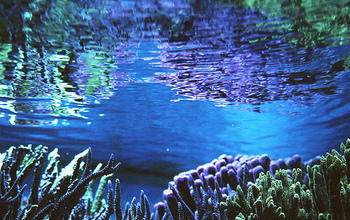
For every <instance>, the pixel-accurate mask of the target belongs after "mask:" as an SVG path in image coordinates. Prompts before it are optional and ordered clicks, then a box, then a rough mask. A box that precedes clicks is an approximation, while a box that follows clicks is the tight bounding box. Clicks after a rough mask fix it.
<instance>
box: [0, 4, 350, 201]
mask: <svg viewBox="0 0 350 220" xmlns="http://www.w3.org/2000/svg"><path fill="white" fill-rule="evenodd" d="M108 2H109V3H110V4H111V5H113V4H117V3H115V2H113V1H108ZM125 2H132V1H125ZM144 2H147V1H144ZM130 4H131V3H130ZM122 6H123V7H125V8H126V9H129V8H132V6H130V5H128V4H124V5H122ZM166 6H167V7H168V8H167V10H171V11H175V14H176V13H178V12H177V11H178V10H180V9H181V10H185V11H186V10H187V9H188V8H190V6H188V5H186V4H184V5H180V6H177V7H179V8H180V9H179V8H177V7H175V6H174V5H172V4H170V5H166ZM140 7H141V6H140ZM142 7H146V6H144V5H143V6H142ZM142 7H141V8H142ZM148 7H149V8H152V7H154V6H148ZM227 7H228V6H227ZM111 8H112V6H111ZM228 8H229V7H228ZM122 9H123V8H122ZM122 9H120V8H119V9H118V10H122ZM126 9H125V10H126ZM116 10H117V9H116ZM164 10H166V9H164ZM215 10H217V14H216V15H212V16H213V18H212V20H209V21H206V20H205V19H204V20H203V21H202V22H203V23H205V21H206V22H207V23H205V25H207V26H205V25H202V24H201V23H200V20H197V23H196V22H194V27H195V28H197V29H195V31H194V32H195V34H193V35H190V36H189V37H188V38H189V39H182V40H181V41H179V42H169V39H171V37H169V36H158V35H157V34H155V33H154V32H155V31H154V30H153V31H152V30H150V29H151V28H148V31H145V30H143V32H142V31H141V32H142V33H143V34H138V32H137V31H134V32H133V31H131V34H130V39H129V40H125V39H123V40H120V41H111V40H110V39H107V40H106V41H104V40H101V41H100V44H98V43H96V42H95V41H93V37H92V40H91V41H88V40H87V41H86V42H87V43H86V44H85V45H84V42H85V41H83V40H82V36H80V44H79V43H77V42H75V41H74V40H76V39H75V37H77V36H78V35H71V36H69V37H68V41H67V42H61V43H57V42H59V39H56V38H55V37H56V36H53V35H50V32H49V33H48V34H47V35H48V36H46V35H45V34H43V36H44V37H47V39H51V40H52V41H51V46H48V45H42V47H41V46H37V45H30V43H28V48H27V51H25V50H23V48H21V47H20V46H18V45H16V44H11V43H4V44H2V47H1V55H2V62H1V83H2V84H1V88H0V89H1V97H0V129H1V136H0V142H1V144H0V147H1V151H2V152H4V151H5V150H6V149H7V148H8V147H9V146H18V145H20V144H25V145H26V144H33V145H34V146H35V145H38V144H43V145H46V146H48V147H49V148H50V149H53V148H56V147H57V148H59V153H60V154H61V155H62V156H64V157H63V158H64V159H63V160H66V161H68V160H70V159H71V158H72V157H73V156H74V155H75V154H77V153H80V152H81V151H83V150H85V149H86V148H87V147H90V148H91V149H92V152H93V159H94V160H95V161H96V162H99V161H106V160H107V159H108V158H109V156H110V154H111V153H113V154H114V155H115V158H116V160H117V161H120V162H121V163H122V166H121V169H120V178H121V182H122V184H124V185H122V187H123V188H122V190H123V191H124V193H125V198H124V199H125V200H129V201H130V199H131V197H132V196H138V195H139V191H140V190H141V189H144V190H145V192H146V194H147V195H148V197H149V198H150V200H151V202H156V201H158V200H161V198H162V189H165V188H166V187H167V182H168V181H170V180H172V176H174V175H175V174H177V173H179V172H181V171H185V170H188V169H192V168H195V167H197V166H199V165H201V164H203V163H206V162H209V161H211V160H212V159H214V158H217V157H218V156H220V155H221V154H224V153H225V154H230V155H237V154H248V155H257V154H268V155H269V156H271V157H275V158H285V157H289V156H292V155H294V154H299V155H300V156H301V157H302V158H303V159H304V160H307V159H310V158H312V157H315V156H317V155H323V154H325V153H326V152H328V151H330V150H331V149H333V148H335V149H338V146H339V144H340V142H342V141H345V140H346V138H348V137H349V121H350V113H349V112H350V98H349V97H350V77H349V70H347V65H348V61H347V60H348V58H349V52H350V48H349V45H348V44H347V41H345V40H343V41H342V43H339V41H337V40H336V39H335V38H336V37H334V36H332V37H329V39H328V40H329V41H330V39H331V40H332V42H333V41H334V42H336V43H331V44H329V45H326V46H324V45H323V46H320V45H318V46H317V45H311V46H305V45H304V47H299V46H296V45H295V44H293V43H292V42H293V41H291V40H290V39H289V38H293V39H294V38H295V39H298V37H296V36H294V35H295V34H296V33H295V31H290V32H287V33H285V32H283V33H282V32H280V31H281V30H280V29H278V28H271V27H270V26H266V27H264V28H263V29H264V30H265V29H267V31H265V32H264V31H263V32H261V29H254V28H252V26H253V24H259V25H261V23H263V22H265V23H266V24H268V23H269V22H270V23H271V22H272V21H271V18H268V17H267V18H266V17H264V16H262V15H261V14H259V13H256V12H255V11H252V12H249V10H248V11H244V10H237V11H235V13H233V12H229V11H226V7H223V9H222V8H221V6H220V7H218V8H216V9H215ZM135 11H136V10H135ZM135 11H134V13H136V12H135ZM219 12H220V13H219ZM139 13H140V12H139ZM230 13H231V14H230ZM136 14H137V13H136ZM112 15H113V16H116V15H115V14H114V13H112V14H110V16H112ZM137 15H138V16H140V17H142V16H144V15H143V14H142V13H141V15H140V14H137ZM101 16H105V14H101ZM113 16H112V17H113ZM220 16H226V17H227V18H229V19H228V20H227V23H230V22H233V23H232V24H231V25H230V27H231V28H232V29H233V30H227V29H226V28H227V27H226V26H224V27H223V30H227V32H220V33H217V32H213V30H212V29H210V27H212V26H214V27H215V25H217V24H216V23H215V22H217V21H218V20H220ZM247 16H248V18H245V17H247ZM249 16H250V17H249ZM121 17H123V16H121ZM124 18H129V17H128V14H124ZM180 18H181V17H180ZM185 18H187V17H185ZM214 18H215V19H214ZM197 19H198V18H197ZM276 19H277V20H278V22H277V23H276V24H275V25H277V26H278V27H279V25H280V26H281V24H285V23H286V22H288V21H286V20H285V18H283V19H282V18H281V19H278V17H277V18H276ZM125 20H127V19H125ZM118 21H119V20H118ZM195 21H196V20H195ZM211 21H212V22H213V24H212V23H211ZM238 21H239V22H238ZM126 23H127V22H126ZM179 23H181V22H178V23H176V24H179ZM236 23H239V25H238V24H237V27H236V26H235V25H233V24H236ZM88 25H89V24H88ZM109 25H110V24H109ZM210 25H212V26H210ZM71 26H73V25H71ZM125 26H127V25H125ZM130 26H133V24H131V25H130ZM238 26H240V27H241V29H242V30H244V31H246V33H243V32H244V31H242V30H241V29H237V28H238ZM74 27H76V26H74ZM127 27H129V26H127ZM176 27H177V26H175V28H176ZM173 28H174V27H173ZM201 28H203V29H201ZM76 29H77V28H76ZM270 29H271V30H270ZM128 30H129V29H128V28H125V30H124V31H125V32H126V31H128ZM215 30H216V29H215ZM103 33H104V32H100V34H101V35H102V36H103ZM118 33H119V32H118ZM208 33H209V34H208ZM237 33H243V34H242V35H241V36H236V35H237ZM133 34H134V35H133ZM158 34H159V33H158ZM210 34H211V35H210ZM28 35H29V34H28ZM148 35H155V36H148ZM344 35H345V34H344ZM93 36H95V37H96V38H97V34H96V35H93ZM185 36H187V35H185ZM218 36H219V38H220V39H218ZM172 37H173V36H172ZM249 37H250V38H249ZM246 38H249V39H246ZM33 39H34V37H33ZM33 39H32V40H33ZM84 39H86V38H84ZM238 39H239V40H238ZM256 39H258V40H256ZM266 39H267V40H266ZM113 40H115V39H113ZM33 41H34V40H33ZM70 41H72V42H70ZM28 42H29V40H28ZM82 42H83V43H82ZM101 42H102V43H101ZM113 42H114V43H113ZM213 42H214V43H215V42H221V43H217V44H214V43H213ZM222 42H224V43H222ZM42 43H43V42H42ZM54 43H56V44H54ZM43 44H44V43H43ZM305 44H306V43H305ZM81 45H83V46H81ZM339 66H340V67H339Z"/></svg>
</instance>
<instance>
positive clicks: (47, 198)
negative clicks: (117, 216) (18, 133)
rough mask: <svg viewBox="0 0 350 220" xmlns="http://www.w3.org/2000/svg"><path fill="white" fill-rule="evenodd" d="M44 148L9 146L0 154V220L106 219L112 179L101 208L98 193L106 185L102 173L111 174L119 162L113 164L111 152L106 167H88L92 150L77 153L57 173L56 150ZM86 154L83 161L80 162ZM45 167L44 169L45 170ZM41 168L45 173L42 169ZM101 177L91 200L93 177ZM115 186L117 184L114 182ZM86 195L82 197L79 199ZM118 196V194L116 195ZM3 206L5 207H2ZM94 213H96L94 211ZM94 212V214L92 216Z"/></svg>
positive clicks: (111, 202)
mask: <svg viewBox="0 0 350 220" xmlns="http://www.w3.org/2000/svg"><path fill="white" fill-rule="evenodd" d="M46 156H47V147H45V146H38V147H36V148H35V149H33V148H32V147H31V146H30V145H29V146H20V147H18V148H16V147H11V148H10V149H9V150H7V151H6V153H4V154H1V157H0V158H1V159H0V162H1V164H0V166H1V174H0V175H1V176H0V205H1V207H2V208H1V209H0V218H1V219H37V220H39V219H83V218H84V216H87V217H88V219H90V216H91V217H94V216H95V217H94V219H108V216H110V215H111V214H113V213H114V200H113V198H114V197H113V195H112V193H113V190H112V184H111V182H108V201H107V204H106V205H105V206H104V207H102V206H101V205H98V203H99V202H101V196H100V194H103V192H104V188H105V187H104V186H103V185H105V184H106V182H105V179H104V178H103V177H104V176H108V175H110V174H113V173H114V172H115V171H116V170H117V169H118V167H119V165H120V163H118V164H117V165H115V166H113V161H114V157H113V155H111V157H110V159H109V161H108V163H107V165H106V166H104V167H103V168H101V167H102V166H101V165H99V166H98V167H97V169H95V171H94V172H92V170H91V163H92V162H91V150H90V149H88V150H86V151H84V152H82V153H81V154H79V155H77V156H76V157H75V158H74V160H72V162H71V163H70V164H68V165H67V166H66V167H65V168H63V169H62V170H61V172H58V163H59V155H58V153H57V149H55V150H53V151H52V152H51V153H50V154H48V157H47V160H48V163H47V165H46V167H45V161H46ZM83 157H86V162H83ZM44 169H45V170H44ZM32 170H33V175H32V176H33V181H32V185H31V188H30V194H29V197H28V199H25V198H22V197H23V191H24V189H25V187H26V185H24V186H22V184H23V182H24V180H25V178H27V177H28V176H29V173H30V172H31V171H32ZM43 170H44V172H43ZM99 177H102V180H101V181H100V186H101V185H102V186H101V187H100V189H99V191H98V192H97V195H96V196H95V199H94V200H92V199H90V198H89V195H91V192H90V191H91V190H92V185H91V184H90V187H88V186H89V183H91V181H92V180H96V179H97V178H99ZM116 185H118V184H116ZM84 194H86V197H85V198H82V197H83V196H84ZM116 197H117V195H116ZM91 203H92V207H91ZM4 207H6V208H4ZM95 213H97V214H95ZM94 214H95V215H94Z"/></svg>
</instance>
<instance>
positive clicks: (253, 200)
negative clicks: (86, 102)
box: [0, 139, 350, 220]
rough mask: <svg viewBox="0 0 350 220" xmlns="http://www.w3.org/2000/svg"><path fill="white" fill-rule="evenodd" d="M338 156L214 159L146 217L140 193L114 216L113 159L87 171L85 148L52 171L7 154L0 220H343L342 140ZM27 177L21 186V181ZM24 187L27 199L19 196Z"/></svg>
mask: <svg viewBox="0 0 350 220" xmlns="http://www.w3.org/2000/svg"><path fill="white" fill-rule="evenodd" d="M340 150H341V154H340V153H338V152H337V151H336V150H333V151H332V152H331V153H327V154H326V155H325V156H322V157H316V158H314V159H312V160H309V161H307V162H305V163H303V162H302V161H301V158H300V157H299V156H298V155H296V156H293V157H291V158H287V159H285V160H282V159H278V160H276V159H272V158H269V157H268V156H267V155H261V156H250V157H248V156H245V155H238V156H236V157H234V158H233V157H232V156H228V155H222V156H220V157H219V158H218V159H215V160H213V161H212V162H210V163H208V164H205V165H202V166H199V167H198V168H197V169H194V170H190V171H187V172H183V173H180V174H178V175H177V176H175V177H174V180H173V181H171V182H169V188H168V189H166V190H164V193H163V195H164V201H162V202H158V203H157V204H155V205H154V208H153V210H151V207H150V205H149V202H148V199H147V196H146V195H145V194H144V192H143V191H141V195H140V201H139V202H136V200H137V199H136V198H133V199H132V201H131V203H127V204H126V206H125V208H124V211H122V208H121V198H120V182H119V180H118V179H116V181H115V184H114V187H113V183H112V182H111V181H110V180H108V178H109V177H110V176H111V175H113V174H114V173H115V172H116V171H117V169H118V167H119V166H120V163H118V164H116V165H114V157H113V155H111V157H110V159H109V160H108V162H107V165H105V166H104V167H103V166H102V164H99V165H97V167H96V168H95V169H94V170H92V166H91V164H92V159H91V150H90V149H87V150H85V151H84V152H82V153H80V154H78V155H76V156H75V158H74V159H73V160H72V161H71V162H70V163H69V164H68V165H67V166H66V167H64V168H63V169H61V171H59V168H58V165H59V158H60V156H59V154H58V150H57V149H55V150H53V151H52V152H50V153H48V151H47V147H45V146H38V147H36V148H33V147H32V146H31V145H29V146H19V147H11V148H10V149H8V150H7V151H6V152H5V153H3V154H0V167H1V174H0V175H1V176H0V177H1V178H0V207H1V208H0V218H1V219H26V220H29V219H30V220H32V219H34V220H40V219H50V220H51V219H54V220H56V219H57V220H58V219H60V220H61V219H74V220H78V219H81V220H83V219H96V220H97V219H117V220H122V219H123V220H126V219H154V220H159V219H174V220H177V219H180V220H186V219H191V220H192V219H193V220H194V219H208V220H209V219H222V220H226V219H227V220H228V219H235V220H243V219H293V220H294V219H350V184H349V182H350V169H348V167H350V139H347V140H346V142H345V144H344V143H341V144H340ZM84 158H85V159H84ZM31 172H33V175H31V176H33V180H32V182H31V185H30V186H27V185H25V184H23V182H24V180H25V179H26V178H27V177H28V176H29V174H30V173H31ZM97 179H99V184H98V185H99V186H98V188H97V190H96V192H95V196H93V195H94V194H93V190H92V189H93V185H94V183H95V182H96V180H97ZM106 185H107V187H106ZM26 187H30V193H29V196H28V198H26V197H25V196H23V192H24V189H25V188H26ZM106 188H107V201H105V199H104V198H103V196H104V194H105V189H106Z"/></svg>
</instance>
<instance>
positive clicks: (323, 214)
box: [221, 139, 350, 219]
mask: <svg viewBox="0 0 350 220" xmlns="http://www.w3.org/2000/svg"><path fill="white" fill-rule="evenodd" d="M349 148H350V140H349V139H348V140H347V141H346V144H345V145H344V144H343V143H342V144H341V151H342V153H343V154H344V155H346V154H347V153H348V152H349ZM347 164H348V162H347V159H346V156H343V155H341V154H339V153H338V152H337V151H336V150H333V151H332V154H330V153H327V154H326V156H325V157H322V158H321V160H320V164H319V165H314V166H313V167H310V166H307V168H306V169H307V175H308V176H309V178H308V179H309V181H308V183H307V184H302V179H303V178H302V171H301V170H300V169H293V173H292V178H288V174H287V172H286V171H285V170H279V171H277V172H276V174H275V176H274V177H272V175H271V174H270V173H269V172H268V173H267V174H266V175H265V174H263V173H262V174H260V176H259V179H258V180H257V183H256V184H254V185H252V186H251V187H249V188H248V193H247V194H246V195H245V194H244V193H243V191H242V190H241V188H240V186H238V187H237V195H235V196H234V198H231V197H227V199H226V202H221V205H222V207H223V208H224V209H225V211H226V216H227V218H228V219H349V218H350V215H349V212H350V211H349V209H350V190H349V189H350V184H349V182H348V178H347V173H348V172H347V171H348V166H347Z"/></svg>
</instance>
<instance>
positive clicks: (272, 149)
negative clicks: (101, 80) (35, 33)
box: [0, 42, 350, 202]
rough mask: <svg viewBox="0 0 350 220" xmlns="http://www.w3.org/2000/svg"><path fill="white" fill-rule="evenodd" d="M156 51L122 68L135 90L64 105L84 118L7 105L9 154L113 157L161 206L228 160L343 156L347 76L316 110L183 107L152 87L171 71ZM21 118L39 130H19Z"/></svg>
mask: <svg viewBox="0 0 350 220" xmlns="http://www.w3.org/2000/svg"><path fill="white" fill-rule="evenodd" d="M155 50H156V44H154V43H150V42H144V43H141V44H140V48H139V51H138V55H137V56H136V57H135V60H134V63H132V64H125V65H120V69H121V70H122V71H127V72H131V73H132V75H133V79H134V82H132V83H128V84H126V85H125V86H123V87H119V88H118V90H115V91H113V95H112V96H111V97H109V98H107V99H102V100H100V101H99V103H96V104H94V103H91V104H74V103H68V102H63V103H61V106H65V105H66V106H69V109H73V108H74V107H75V108H77V109H84V110H82V111H81V112H80V113H79V115H77V116H74V115H69V116H62V115H58V116H56V115H50V114H45V113H42V114H39V113H38V114H33V113H23V112H20V111H13V110H12V111H11V110H10V108H6V107H5V105H12V104H13V103H21V102H25V103H27V104H28V103H45V102H51V100H41V99H32V100H23V99H19V100H15V99H11V100H9V99H5V98H2V99H1V103H2V105H3V108H2V110H1V117H0V119H1V121H0V122H1V132H2V134H1V148H2V151H4V150H5V149H7V148H8V146H11V145H13V146H18V145H20V144H33V145H38V144H43V145H46V146H49V147H50V149H52V148H55V147H58V148H59V152H60V154H61V155H63V156H66V158H67V159H69V158H72V156H74V155H75V154H77V153H79V152H81V151H83V150H85V149H86V148H87V147H90V148H91V149H92V152H93V159H94V160H95V161H106V160H107V159H108V158H109V156H110V154H111V153H113V154H114V155H115V158H116V161H120V162H122V166H121V169H120V171H121V172H122V173H127V174H128V175H125V174H123V175H121V176H122V177H124V179H123V178H122V183H129V185H127V186H126V187H125V191H127V192H129V190H130V191H132V193H130V194H128V195H129V197H131V195H134V196H138V195H139V190H140V189H144V190H145V191H146V193H147V189H148V191H151V192H149V193H148V194H150V195H149V197H151V200H153V202H154V201H157V200H160V199H161V189H162V188H166V187H167V182H168V181H170V180H171V177H172V176H173V175H175V174H176V173H179V172H181V171H185V170H188V169H192V168H195V167H197V166H198V165H200V164H203V163H206V162H209V161H211V160H212V159H214V158H217V157H218V156H220V155H221V154H224V153H225V154H230V155H237V154H248V155H258V154H268V155H269V156H271V157H276V158H285V157H288V156H292V155H294V154H299V155H300V156H301V157H302V158H303V159H305V160H307V159H310V158H312V157H314V156H316V155H323V154H325V153H326V152H328V151H330V150H331V149H333V148H335V149H338V146H339V143H340V142H341V141H344V140H345V139H346V138H347V137H348V136H349V121H350V99H349V97H350V86H349V82H350V81H349V74H348V73H344V74H342V76H341V77H340V79H339V88H340V92H339V93H338V94H335V95H331V96H325V97H322V98H319V99H318V100H315V102H314V103H313V104H312V105H310V106H305V105H303V104H300V103H295V102H290V101H277V102H273V103H269V104H264V105H258V106H251V105H245V104H241V105H228V106H217V103H215V102H212V101H194V100H184V99H183V98H181V97H179V95H176V93H175V91H174V90H172V89H171V87H167V86H165V85H164V84H159V83H154V82H152V81H151V80H150V77H152V76H153V74H154V72H155V71H169V70H167V69H165V68H161V67H157V64H156V62H155V60H154V59H148V58H150V56H152V54H150V53H149V51H155ZM146 58H147V59H146ZM179 99H180V101H179ZM75 105H76V106H75ZM16 118H17V119H20V118H23V120H24V119H25V120H27V121H28V120H29V121H30V122H32V123H31V124H24V125H23V124H22V125H21V124H14V121H16V120H17V119H16ZM35 122H36V123H35ZM27 123H28V122H27ZM133 173H134V174H133ZM130 175H131V176H130ZM140 178H144V179H145V181H142V180H140ZM158 178H160V180H159V181H155V180H157V179H158ZM134 179H135V180H134ZM131 186H133V187H132V188H130V187H131ZM135 188H136V189H135ZM156 189H158V191H157V190H156Z"/></svg>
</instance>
